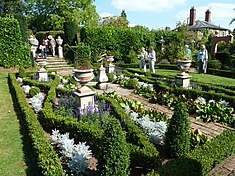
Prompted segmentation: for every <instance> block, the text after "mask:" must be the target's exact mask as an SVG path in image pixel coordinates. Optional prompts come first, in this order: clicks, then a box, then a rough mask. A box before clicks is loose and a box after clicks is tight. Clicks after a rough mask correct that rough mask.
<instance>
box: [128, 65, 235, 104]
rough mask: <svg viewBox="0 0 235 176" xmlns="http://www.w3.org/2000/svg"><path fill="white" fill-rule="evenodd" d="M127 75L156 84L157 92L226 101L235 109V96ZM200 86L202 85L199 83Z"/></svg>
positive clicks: (231, 92)
mask: <svg viewBox="0 0 235 176" xmlns="http://www.w3.org/2000/svg"><path fill="white" fill-rule="evenodd" d="M127 70H129V71H131V69H127ZM125 73H126V74H128V76H132V77H134V76H135V77H138V79H140V80H142V81H145V82H148V83H151V84H154V87H155V89H156V91H157V92H159V91H163V90H167V91H170V93H172V94H175V95H176V96H178V95H183V94H184V95H185V96H186V97H188V98H192V99H196V98H197V97H199V96H201V97H204V98H205V99H207V100H212V99H213V100H215V101H219V100H221V99H222V100H226V101H227V102H229V104H230V106H232V107H235V96H230V95H227V94H225V93H216V92H207V91H202V90H195V89H185V88H183V87H174V88H173V87H170V86H167V85H166V84H165V83H164V82H163V81H159V80H157V81H153V80H154V78H151V77H147V79H146V78H143V77H141V76H136V75H134V74H133V73H132V74H131V73H128V72H127V71H125ZM142 73H143V74H145V73H144V72H142ZM151 75H156V74H153V73H151ZM150 78H151V79H150ZM168 78H170V77H168ZM199 85H200V83H199ZM218 89H219V88H218ZM221 90H222V89H221ZM227 92H230V94H233V91H229V90H227Z"/></svg>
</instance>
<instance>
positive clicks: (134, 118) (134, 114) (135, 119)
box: [130, 112, 139, 122]
mask: <svg viewBox="0 0 235 176" xmlns="http://www.w3.org/2000/svg"><path fill="white" fill-rule="evenodd" d="M130 115H131V119H132V120H133V121H135V122H136V121H137V118H138V116H139V114H138V113H137V112H132V113H131V114H130Z"/></svg>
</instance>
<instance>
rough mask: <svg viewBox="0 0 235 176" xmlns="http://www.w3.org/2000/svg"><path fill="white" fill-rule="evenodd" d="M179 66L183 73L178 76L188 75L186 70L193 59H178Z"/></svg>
mask: <svg viewBox="0 0 235 176" xmlns="http://www.w3.org/2000/svg"><path fill="white" fill-rule="evenodd" d="M177 62H178V65H177V67H178V68H179V69H180V71H181V73H179V74H177V76H188V73H186V71H188V70H189V68H190V66H191V63H192V60H183V59H182V60H178V61H177Z"/></svg>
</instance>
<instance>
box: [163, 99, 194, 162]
mask: <svg viewBox="0 0 235 176" xmlns="http://www.w3.org/2000/svg"><path fill="white" fill-rule="evenodd" d="M189 127H190V125H189V114H188V111H187V108H186V106H185V104H184V103H182V102H181V103H179V104H177V105H176V106H175V111H174V114H173V116H172V119H171V121H170V124H169V126H168V128H167V132H166V139H165V148H166V151H167V152H169V155H170V156H171V157H180V156H184V155H185V154H186V152H188V151H189V148H190V132H189Z"/></svg>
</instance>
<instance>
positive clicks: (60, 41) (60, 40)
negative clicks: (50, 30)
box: [56, 36, 63, 46]
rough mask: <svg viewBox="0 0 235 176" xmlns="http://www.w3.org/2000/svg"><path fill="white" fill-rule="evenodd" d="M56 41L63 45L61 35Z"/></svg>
mask: <svg viewBox="0 0 235 176" xmlns="http://www.w3.org/2000/svg"><path fill="white" fill-rule="evenodd" d="M56 42H57V44H58V45H59V46H61V45H62V43H63V39H62V38H61V37H60V36H58V38H57V39H56Z"/></svg>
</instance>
